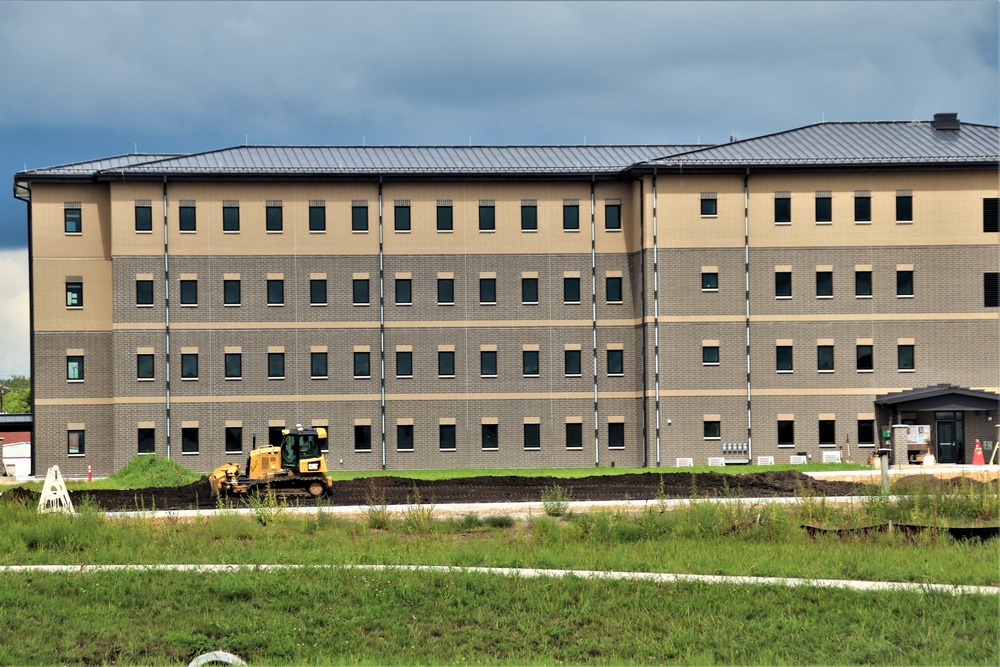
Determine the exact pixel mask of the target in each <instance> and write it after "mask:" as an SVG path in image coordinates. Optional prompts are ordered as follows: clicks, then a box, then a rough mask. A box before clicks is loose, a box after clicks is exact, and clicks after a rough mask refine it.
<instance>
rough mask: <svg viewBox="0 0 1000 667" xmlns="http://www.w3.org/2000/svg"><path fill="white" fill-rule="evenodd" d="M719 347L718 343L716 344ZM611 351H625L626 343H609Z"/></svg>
mask: <svg viewBox="0 0 1000 667" xmlns="http://www.w3.org/2000/svg"><path fill="white" fill-rule="evenodd" d="M716 345H718V343H716ZM608 349H609V350H624V349H625V343H608Z"/></svg>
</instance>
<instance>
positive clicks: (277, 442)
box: [267, 426, 285, 447]
mask: <svg viewBox="0 0 1000 667" xmlns="http://www.w3.org/2000/svg"><path fill="white" fill-rule="evenodd" d="M284 428H285V427H284V426H268V427H267V444H268V445H270V446H271V447H280V446H281V440H282V439H283V438H284V436H283V435H282V434H281V432H282V431H283V430H284Z"/></svg>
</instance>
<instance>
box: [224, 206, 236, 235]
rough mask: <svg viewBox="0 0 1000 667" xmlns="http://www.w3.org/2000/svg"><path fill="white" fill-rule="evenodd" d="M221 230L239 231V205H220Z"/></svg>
mask: <svg viewBox="0 0 1000 667" xmlns="http://www.w3.org/2000/svg"><path fill="white" fill-rule="evenodd" d="M222 231H224V232H238V231H240V207H239V206H223V207H222Z"/></svg>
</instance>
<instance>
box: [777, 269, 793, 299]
mask: <svg viewBox="0 0 1000 667" xmlns="http://www.w3.org/2000/svg"><path fill="white" fill-rule="evenodd" d="M774 296H775V297H776V298H778V299H789V298H791V296H792V272H791V271H775V272H774Z"/></svg>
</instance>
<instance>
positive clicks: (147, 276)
mask: <svg viewBox="0 0 1000 667" xmlns="http://www.w3.org/2000/svg"><path fill="white" fill-rule="evenodd" d="M135 279H136V280H152V279H153V274H152V273H137V274H135Z"/></svg>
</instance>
